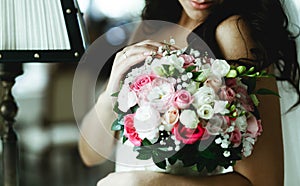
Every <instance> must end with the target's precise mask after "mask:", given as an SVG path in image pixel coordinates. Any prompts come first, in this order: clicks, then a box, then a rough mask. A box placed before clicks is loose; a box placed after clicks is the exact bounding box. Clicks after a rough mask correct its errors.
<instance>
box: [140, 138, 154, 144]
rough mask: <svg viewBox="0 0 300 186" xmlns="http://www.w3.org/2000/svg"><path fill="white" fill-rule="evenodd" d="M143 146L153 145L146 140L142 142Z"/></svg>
mask: <svg viewBox="0 0 300 186" xmlns="http://www.w3.org/2000/svg"><path fill="white" fill-rule="evenodd" d="M142 145H143V146H149V145H152V143H151V141H149V140H148V139H147V138H144V139H143V141H142Z"/></svg>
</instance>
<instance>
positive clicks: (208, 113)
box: [197, 104, 214, 119]
mask: <svg viewBox="0 0 300 186" xmlns="http://www.w3.org/2000/svg"><path fill="white" fill-rule="evenodd" d="M197 114H198V116H199V117H200V118H203V119H210V118H212V117H213V115H214V109H213V108H212V106H210V105H209V104H204V105H202V106H200V108H198V109H197Z"/></svg>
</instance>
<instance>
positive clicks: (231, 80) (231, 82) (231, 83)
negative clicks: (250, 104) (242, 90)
mask: <svg viewBox="0 0 300 186" xmlns="http://www.w3.org/2000/svg"><path fill="white" fill-rule="evenodd" d="M225 84H226V85H227V86H228V87H231V88H232V87H235V86H236V85H237V79H236V78H228V79H226V80H225Z"/></svg>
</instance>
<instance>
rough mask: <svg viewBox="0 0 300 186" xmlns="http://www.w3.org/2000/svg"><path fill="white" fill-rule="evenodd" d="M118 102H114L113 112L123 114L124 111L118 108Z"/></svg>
mask: <svg viewBox="0 0 300 186" xmlns="http://www.w3.org/2000/svg"><path fill="white" fill-rule="evenodd" d="M118 107H119V104H118V102H116V104H115V105H114V109H113V110H114V112H115V113H117V114H124V112H122V111H121V110H120V109H119V108H118Z"/></svg>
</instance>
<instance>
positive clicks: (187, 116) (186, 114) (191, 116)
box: [179, 110, 199, 129]
mask: <svg viewBox="0 0 300 186" xmlns="http://www.w3.org/2000/svg"><path fill="white" fill-rule="evenodd" d="M179 121H180V122H181V123H182V124H183V125H184V126H185V127H186V128H191V129H195V128H197V126H198V123H199V119H198V117H197V115H196V113H195V111H193V110H183V111H182V112H181V114H180V116H179Z"/></svg>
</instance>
